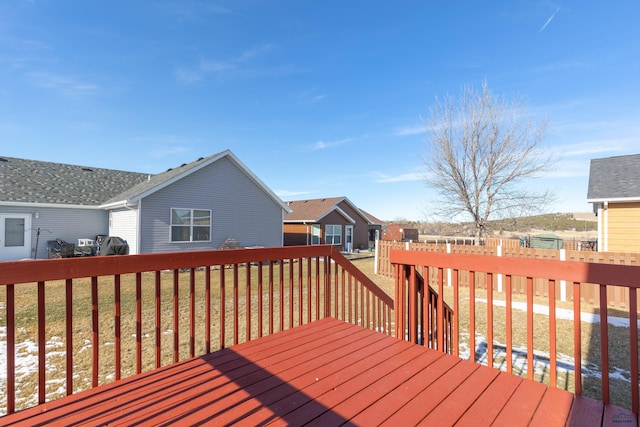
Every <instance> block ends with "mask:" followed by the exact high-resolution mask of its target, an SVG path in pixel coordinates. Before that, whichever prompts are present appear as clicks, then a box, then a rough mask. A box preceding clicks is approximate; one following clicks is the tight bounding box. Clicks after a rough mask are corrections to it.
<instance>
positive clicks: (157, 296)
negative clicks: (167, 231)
mask: <svg viewBox="0 0 640 427" xmlns="http://www.w3.org/2000/svg"><path fill="white" fill-rule="evenodd" d="M154 279H155V280H154V284H155V311H156V324H155V332H156V336H155V340H156V368H159V367H160V366H162V352H161V350H162V297H161V295H162V288H161V284H162V282H161V276H160V271H159V270H156V271H155V272H154Z"/></svg>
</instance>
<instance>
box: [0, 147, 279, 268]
mask: <svg viewBox="0 0 640 427" xmlns="http://www.w3.org/2000/svg"><path fill="white" fill-rule="evenodd" d="M289 211H290V209H289V208H288V207H287V205H286V204H285V203H284V202H283V201H282V200H281V199H280V198H279V197H278V196H276V195H275V193H274V192H273V191H272V190H270V189H269V188H268V187H267V186H266V185H265V184H264V183H263V182H262V181H261V180H260V179H259V178H258V177H257V176H256V175H255V174H254V173H253V172H251V171H250V170H249V169H248V168H247V167H246V166H245V165H244V164H243V163H242V162H241V161H240V160H239V159H238V158H237V157H236V156H235V155H234V154H233V153H232V152H231V151H229V150H226V151H223V152H220V153H217V154H214V155H212V156H209V157H203V158H199V159H198V160H196V161H194V162H191V163H187V164H183V165H181V166H179V167H175V168H172V169H169V170H167V171H165V172H162V173H158V174H154V175H150V174H146V173H138V172H124V171H118V170H111V169H102V168H93V167H85V166H75V165H66V164H60V163H53V162H43V161H35V160H25V159H17V158H11V157H1V156H0V261H6V260H16V259H28V258H39V259H41V258H47V257H48V256H49V255H50V254H49V247H48V245H50V243H49V242H51V241H55V240H56V239H59V240H61V241H64V242H69V243H73V244H78V245H80V244H82V243H86V242H87V241H89V243H91V241H95V239H96V237H97V236H117V237H120V238H121V239H123V240H125V241H126V242H127V244H128V248H129V253H130V254H144V253H156V252H175V251H191V250H206V249H219V248H220V247H222V246H223V245H224V244H225V242H226V241H227V240H228V239H232V240H233V241H234V242H237V243H238V244H239V245H240V246H242V247H252V246H282V244H283V216H284V215H285V214H286V213H288V212H289Z"/></svg>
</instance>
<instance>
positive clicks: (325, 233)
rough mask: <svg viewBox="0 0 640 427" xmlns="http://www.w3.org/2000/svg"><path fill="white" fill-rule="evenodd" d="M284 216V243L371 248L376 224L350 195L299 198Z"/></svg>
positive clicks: (348, 249)
mask: <svg viewBox="0 0 640 427" xmlns="http://www.w3.org/2000/svg"><path fill="white" fill-rule="evenodd" d="M287 206H288V207H289V209H291V212H289V213H288V214H287V215H285V217H284V244H285V246H293V245H319V244H331V245H335V246H339V247H340V250H342V251H345V252H352V251H354V250H364V249H368V247H369V235H370V226H375V224H374V222H373V221H372V220H370V219H369V218H368V217H367V215H365V214H364V213H363V211H361V210H360V209H358V207H356V205H354V204H353V203H352V202H351V201H350V200H349V199H347V198H346V197H333V198H323V199H310V200H295V201H290V202H287Z"/></svg>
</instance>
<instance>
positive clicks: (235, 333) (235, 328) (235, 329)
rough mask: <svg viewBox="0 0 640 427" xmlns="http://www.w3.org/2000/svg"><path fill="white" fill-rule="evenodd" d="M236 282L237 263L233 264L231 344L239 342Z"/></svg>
mask: <svg viewBox="0 0 640 427" xmlns="http://www.w3.org/2000/svg"><path fill="white" fill-rule="evenodd" d="M239 286H240V284H239V280H238V263H234V264H233V344H234V345H235V344H238V342H240V306H239V304H240V302H239V289H238V287H239Z"/></svg>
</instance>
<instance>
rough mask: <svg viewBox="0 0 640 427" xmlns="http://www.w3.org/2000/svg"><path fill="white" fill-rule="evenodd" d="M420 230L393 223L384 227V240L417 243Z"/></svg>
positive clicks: (407, 225)
mask: <svg viewBox="0 0 640 427" xmlns="http://www.w3.org/2000/svg"><path fill="white" fill-rule="evenodd" d="M418 237H419V232H418V229H417V228H415V227H413V226H411V225H409V224H400V223H392V224H387V225H385V226H384V227H382V239H381V240H391V241H398V242H400V241H401V242H409V241H411V242H417V241H418Z"/></svg>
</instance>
